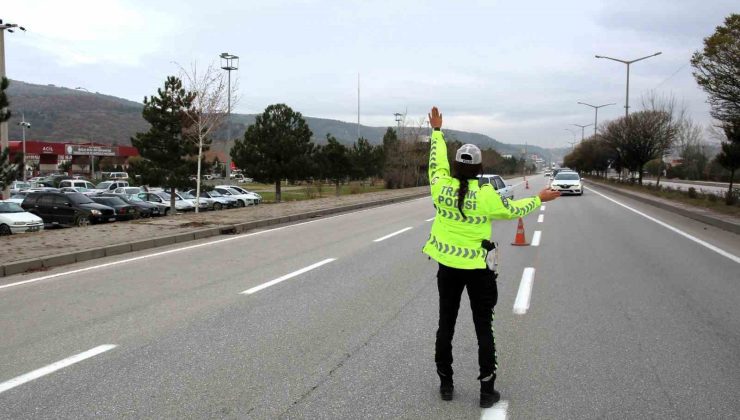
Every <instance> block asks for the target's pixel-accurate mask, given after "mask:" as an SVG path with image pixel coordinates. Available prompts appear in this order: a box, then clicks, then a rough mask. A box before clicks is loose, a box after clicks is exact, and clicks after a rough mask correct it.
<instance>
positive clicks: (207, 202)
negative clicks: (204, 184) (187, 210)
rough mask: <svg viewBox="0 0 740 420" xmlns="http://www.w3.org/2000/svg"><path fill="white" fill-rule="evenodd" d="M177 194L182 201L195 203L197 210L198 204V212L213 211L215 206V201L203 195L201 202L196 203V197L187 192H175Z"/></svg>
mask: <svg viewBox="0 0 740 420" xmlns="http://www.w3.org/2000/svg"><path fill="white" fill-rule="evenodd" d="M175 194H176V195H177V196H178V197H180V198H181V199H182V200H185V201H189V202H191V203H193V208H195V206H196V204H197V205H198V210H209V209H213V204H214V203H215V201H213V200H211V199H210V198H207V197H203V196H202V195H201V197H200V200H198V201H196V199H195V196H194V195H192V194H190V193H188V192H185V191H179V192H175Z"/></svg>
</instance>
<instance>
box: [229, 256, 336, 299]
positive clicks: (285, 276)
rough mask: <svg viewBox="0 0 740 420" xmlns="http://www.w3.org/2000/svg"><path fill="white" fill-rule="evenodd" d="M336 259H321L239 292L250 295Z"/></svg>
mask: <svg viewBox="0 0 740 420" xmlns="http://www.w3.org/2000/svg"><path fill="white" fill-rule="evenodd" d="M336 260H337V259H336V258H327V259H325V260H323V261H319V262H317V263H316V264H311V265H309V266H308V267H304V268H301V269H300V270H297V271H294V272H292V273H289V274H286V275H284V276H282V277H278V278H276V279H275V280H270V281H268V282H267V283H262V284H260V285H259V286H255V287H253V288H251V289H247V290H245V291H243V292H241V293H240V294H242V295H251V294H252V293H256V292H259V291H260V290H262V289H266V288H268V287H270V286H274V285H276V284H278V283H280V282H283V281H285V280H288V279H292V278H293V277H295V276H299V275H301V274H303V273H306V272H308V271H311V270H313V269H314V268H319V267H321V266H322V265H324V264H329V263H330V262H332V261H336Z"/></svg>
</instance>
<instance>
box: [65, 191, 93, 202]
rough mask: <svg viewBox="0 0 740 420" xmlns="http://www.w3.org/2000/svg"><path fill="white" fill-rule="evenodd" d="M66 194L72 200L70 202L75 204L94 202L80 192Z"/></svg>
mask: <svg viewBox="0 0 740 420" xmlns="http://www.w3.org/2000/svg"><path fill="white" fill-rule="evenodd" d="M66 196H67V197H68V198H69V199H70V200H72V202H73V203H75V204H90V203H94V201H92V200H91V199H90V197H88V196H86V195H85V194H81V193H69V194H66Z"/></svg>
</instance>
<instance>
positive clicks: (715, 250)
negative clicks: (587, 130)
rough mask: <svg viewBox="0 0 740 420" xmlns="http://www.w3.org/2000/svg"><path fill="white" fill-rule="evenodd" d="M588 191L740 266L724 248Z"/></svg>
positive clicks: (736, 257)
mask: <svg viewBox="0 0 740 420" xmlns="http://www.w3.org/2000/svg"><path fill="white" fill-rule="evenodd" d="M588 189H589V190H591V191H593V192H594V193H595V194H598V195H600V196H602V197H604V198H606V199H607V200H609V201H611V202H612V203H614V204H617V205H620V206H622V207H624V208H626V209H627V210H629V211H632V212H634V213H637V214H639V215H640V216H642V217H644V218H646V219H648V220H650V221H652V222H655V223H657V224H659V225H661V226H663V227H664V228H666V229H668V230H671V231H673V232H676V233H678V234H679V235H681V236H683V237H685V238H687V239H690V240H692V241H694V242H696V243H697V244H699V245H701V246H703V247H706V248H708V249H710V250H712V251H714V252H716V253H718V254H719V255H722V256H723V257H727V258H729V259H731V260H732V261H734V262H736V263H738V264H740V257H738V256H737V255H735V254H731V253H729V252H727V251H725V250H724V249H722V248H719V247H716V246H714V245H712V244H710V243H709V242H706V241H703V240H701V239H699V238H697V237H696V236H693V235H689V234H688V233H686V232H684V231H682V230H681V229H678V228H675V227H673V226H671V225H669V224H668V223H665V222H662V221H660V220H658V219H656V218H654V217H652V216H648V215H647V214H645V213H643V212H641V211H640V210H637V209H634V208H632V207H630V206H628V205H626V204H624V203H622V202H619V201H617V200H615V199H613V198H611V197H608V196H606V195H604V194H602V193H600V192H598V191H596V190H594V189H593V188H591V187H588Z"/></svg>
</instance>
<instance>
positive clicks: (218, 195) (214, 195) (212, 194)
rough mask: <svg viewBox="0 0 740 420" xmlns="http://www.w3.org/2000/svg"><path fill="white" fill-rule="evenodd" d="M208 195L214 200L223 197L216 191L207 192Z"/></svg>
mask: <svg viewBox="0 0 740 420" xmlns="http://www.w3.org/2000/svg"><path fill="white" fill-rule="evenodd" d="M208 194H209V195H210V196H211V197H214V198H215V197H223V195H221V193H220V192H218V191H216V190H213V191H208Z"/></svg>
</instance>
